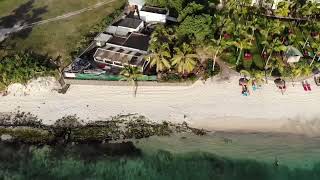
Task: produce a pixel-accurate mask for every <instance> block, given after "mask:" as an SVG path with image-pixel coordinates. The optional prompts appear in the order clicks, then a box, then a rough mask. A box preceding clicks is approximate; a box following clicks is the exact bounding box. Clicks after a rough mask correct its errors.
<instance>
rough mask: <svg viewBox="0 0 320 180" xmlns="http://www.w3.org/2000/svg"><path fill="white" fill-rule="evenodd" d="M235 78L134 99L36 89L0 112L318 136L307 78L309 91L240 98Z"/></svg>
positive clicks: (108, 90)
mask: <svg viewBox="0 0 320 180" xmlns="http://www.w3.org/2000/svg"><path fill="white" fill-rule="evenodd" d="M238 79H239V77H232V78H231V79H230V80H228V81H219V80H217V79H213V80H208V81H207V82H205V83H203V82H202V81H198V82H196V83H195V84H193V85H192V86H188V87H147V86H144V87H139V88H138V93H137V97H136V98H135V97H134V96H133V87H130V86H128V87H116V86H86V85H72V86H71V87H70V89H69V90H68V92H67V93H66V94H64V95H63V94H58V93H57V92H49V91H40V90H39V91H34V92H32V93H31V94H29V95H27V96H21V95H15V94H9V95H8V96H3V97H0V112H5V113H6V112H15V111H18V110H20V111H25V112H31V113H33V114H35V115H37V116H38V117H39V118H41V119H43V122H44V123H47V124H51V123H53V122H54V121H55V120H56V119H58V118H61V117H63V116H65V115H74V114H76V115H77V116H79V117H80V118H81V119H83V120H84V121H89V120H90V121H95V120H105V119H107V118H108V117H110V116H114V115H117V114H127V113H138V114H141V115H145V116H147V117H148V118H150V120H153V121H164V120H165V121H171V122H183V121H186V122H187V123H189V124H190V125H191V126H193V127H198V128H205V129H209V130H242V131H266V132H290V133H299V134H307V135H310V136H318V135H320V121H319V120H318V119H319V118H318V116H320V111H319V107H318V106H319V104H320V103H319V99H320V98H319V97H320V87H317V86H316V85H315V84H314V82H313V80H311V79H310V80H309V82H310V83H311V88H312V91H308V92H306V91H304V90H303V88H302V86H301V84H300V83H296V84H295V86H294V87H293V86H292V84H291V82H287V86H288V89H287V91H286V92H285V93H284V95H282V94H281V92H280V90H278V89H277V88H276V87H275V85H274V83H273V81H269V83H268V84H266V85H264V86H263V87H262V88H261V89H258V90H256V91H254V92H253V93H252V94H251V95H250V96H248V97H245V96H242V95H241V87H240V86H238ZM49 84H50V83H49ZM14 95H15V96H14Z"/></svg>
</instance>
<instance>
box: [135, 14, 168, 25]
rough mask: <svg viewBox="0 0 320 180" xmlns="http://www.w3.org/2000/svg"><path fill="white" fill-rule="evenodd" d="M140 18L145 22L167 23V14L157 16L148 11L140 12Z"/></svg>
mask: <svg viewBox="0 0 320 180" xmlns="http://www.w3.org/2000/svg"><path fill="white" fill-rule="evenodd" d="M140 18H141V19H142V20H143V21H145V22H147V23H148V22H159V23H166V19H167V16H166V15H165V14H155V13H151V12H146V11H140Z"/></svg>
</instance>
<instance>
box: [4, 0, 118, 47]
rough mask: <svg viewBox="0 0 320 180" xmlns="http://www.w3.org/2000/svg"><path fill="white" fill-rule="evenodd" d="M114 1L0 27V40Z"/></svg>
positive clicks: (110, 0) (109, 0) (108, 0)
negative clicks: (51, 16) (29, 21)
mask: <svg viewBox="0 0 320 180" xmlns="http://www.w3.org/2000/svg"><path fill="white" fill-rule="evenodd" d="M114 1H116V0H107V1H103V2H100V3H97V4H94V5H92V6H89V7H86V8H83V9H80V10H77V11H73V12H69V13H66V14H63V15H60V16H56V17H53V18H49V19H46V20H41V21H37V22H34V23H30V24H23V22H19V23H17V24H16V25H14V26H13V27H12V28H1V27H0V42H1V41H3V40H4V39H6V38H7V37H8V36H9V34H11V33H14V32H18V31H21V30H23V29H27V28H31V27H33V26H37V25H41V24H47V23H50V22H54V21H58V20H63V19H66V18H69V17H72V16H76V15H79V14H81V13H84V12H87V11H92V10H94V9H97V8H99V7H101V6H103V5H106V4H110V3H112V2H114Z"/></svg>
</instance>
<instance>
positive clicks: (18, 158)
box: [0, 143, 320, 180]
mask: <svg viewBox="0 0 320 180" xmlns="http://www.w3.org/2000/svg"><path fill="white" fill-rule="evenodd" d="M123 144H124V143H123ZM126 146H129V147H124V146H120V147H121V148H115V149H116V150H118V151H122V154H121V155H123V156H119V155H118V154H113V152H112V149H113V148H112V147H117V144H112V145H109V147H108V146H107V145H106V146H105V147H103V146H98V145H96V144H90V145H74V146H67V147H29V146H25V145H24V146H18V145H16V146H8V145H5V144H0V147H1V149H2V151H1V153H0V160H1V161H0V178H1V179H34V180H38V179H39V180H40V179H117V180H145V179H148V180H162V179H166V180H187V179H188V180H189V179H190V180H191V179H201V180H212V179H217V180H257V179H259V180H304V179H307V180H318V179H319V178H320V171H319V169H320V164H319V163H318V164H315V165H314V166H313V167H311V168H310V169H303V168H296V169H290V168H288V167H286V166H284V165H280V166H275V165H273V164H271V163H264V162H259V161H254V160H246V159H229V158H225V157H220V156H216V155H214V154H210V153H201V152H194V153H184V154H179V153H170V152H168V151H161V150H160V151H158V152H156V153H152V154H144V153H139V149H136V148H135V147H134V146H133V145H129V143H127V145H126ZM113 151H115V150H113ZM123 151H125V152H123ZM117 155H118V156H117Z"/></svg>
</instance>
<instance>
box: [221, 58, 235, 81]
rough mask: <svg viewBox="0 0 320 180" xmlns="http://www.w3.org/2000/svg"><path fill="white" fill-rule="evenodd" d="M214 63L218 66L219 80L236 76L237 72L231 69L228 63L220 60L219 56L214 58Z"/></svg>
mask: <svg viewBox="0 0 320 180" xmlns="http://www.w3.org/2000/svg"><path fill="white" fill-rule="evenodd" d="M216 63H217V64H218V65H219V67H220V75H219V78H220V80H223V81H224V80H229V79H230V78H231V77H234V76H238V75H239V73H238V72H237V71H235V70H233V69H231V67H230V65H229V64H227V63H226V62H224V61H222V60H221V59H220V58H217V59H216Z"/></svg>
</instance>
